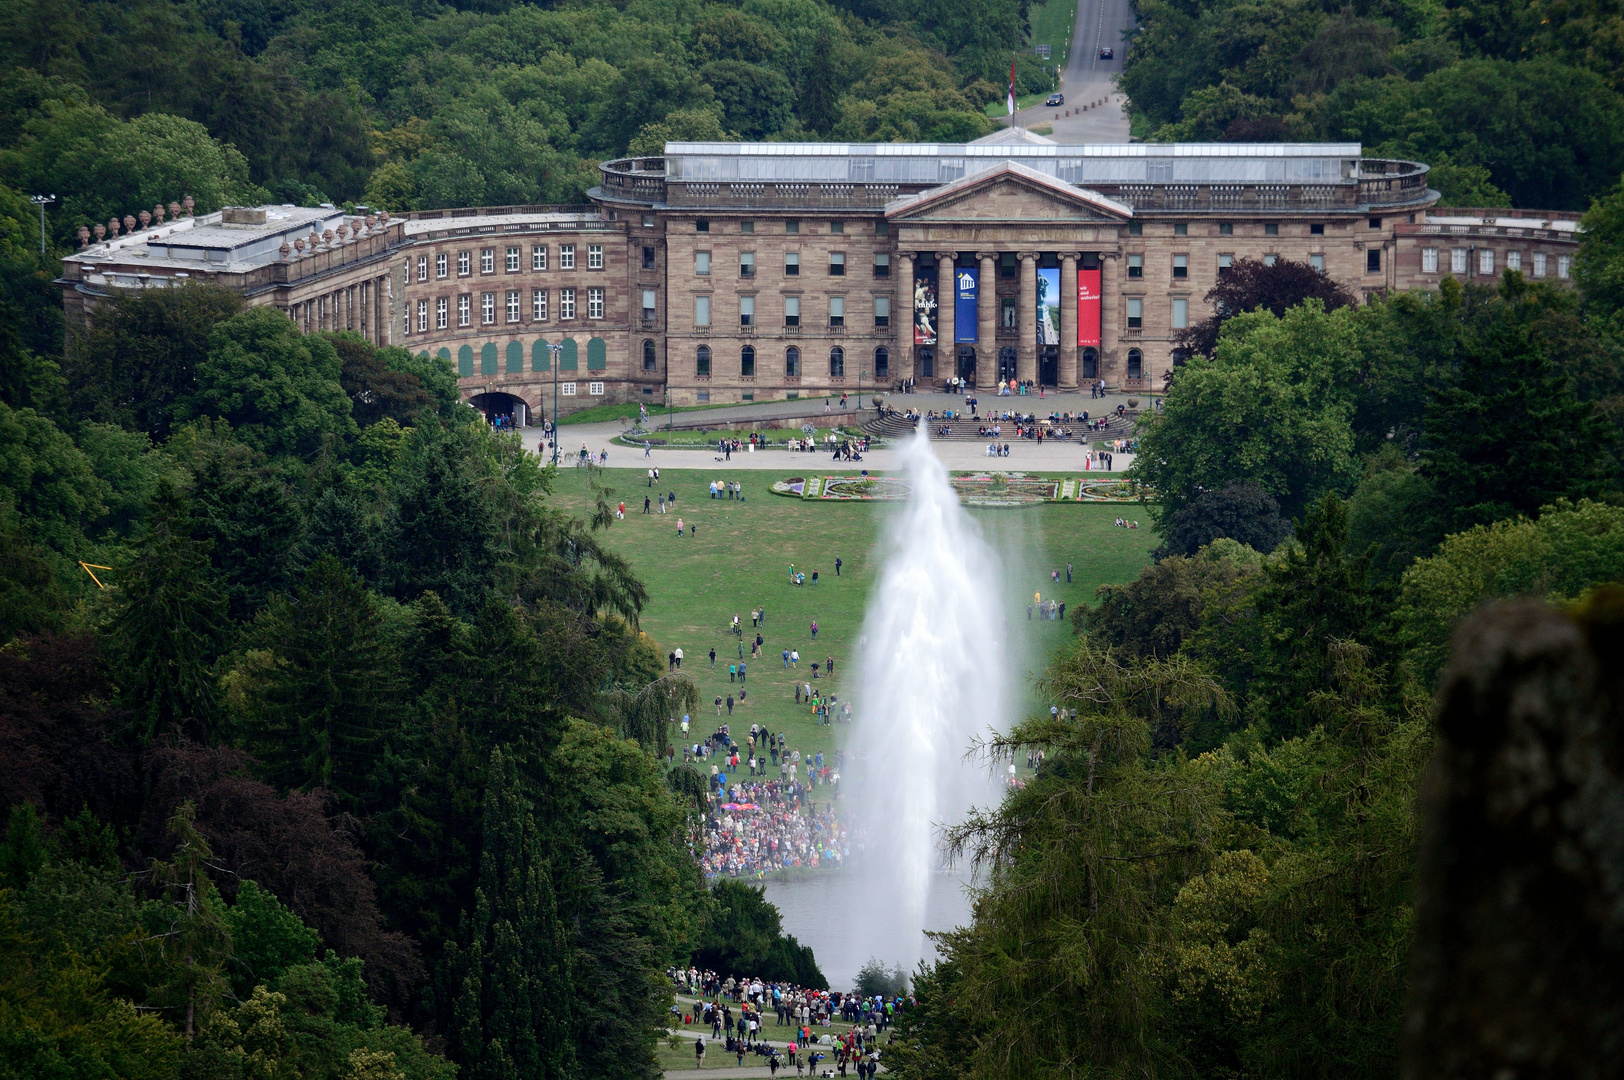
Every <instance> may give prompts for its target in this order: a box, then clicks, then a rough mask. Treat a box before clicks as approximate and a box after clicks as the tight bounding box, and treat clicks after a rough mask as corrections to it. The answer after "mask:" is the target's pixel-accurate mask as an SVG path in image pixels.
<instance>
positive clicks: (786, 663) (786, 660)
mask: <svg viewBox="0 0 1624 1080" xmlns="http://www.w3.org/2000/svg"><path fill="white" fill-rule="evenodd" d="M784 670H785V671H788V670H789V650H788V649H785V650H784Z"/></svg>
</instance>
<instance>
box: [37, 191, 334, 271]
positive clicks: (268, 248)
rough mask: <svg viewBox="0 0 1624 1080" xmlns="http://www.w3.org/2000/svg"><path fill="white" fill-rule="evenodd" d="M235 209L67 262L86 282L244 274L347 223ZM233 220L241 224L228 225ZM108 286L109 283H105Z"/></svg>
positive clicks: (140, 234) (281, 209) (113, 241)
mask: <svg viewBox="0 0 1624 1080" xmlns="http://www.w3.org/2000/svg"><path fill="white" fill-rule="evenodd" d="M239 209H244V208H237V207H230V208H227V209H226V210H217V211H215V212H214V213H212V214H203V215H200V216H198V217H183V218H180V219H178V220H174V221H168V222H165V223H164V224H162V225H153V226H151V227H149V228H147V229H137V230H136V231H135V232H132V233H126V234H125V235H123V236H120V237H117V238H113V237H109V238H108V239H107V240H105V241H104V242H102V243H99V244H91V245H90V246H89V247H87V248H85V249H84V250H82V251H79V252H77V253H76V254H73V255H70V256H68V259H69V260H71V261H74V262H78V263H81V264H83V266H84V271H85V275H86V280H92V281H93V280H94V275H95V274H96V272H97V271H98V269H101V268H106V269H107V270H109V271H115V270H116V272H118V273H120V274H140V273H142V272H144V271H152V272H156V273H158V274H162V275H164V276H166V277H167V276H172V275H174V274H175V273H177V272H179V273H183V274H184V273H189V272H198V273H202V272H210V273H242V272H244V271H247V270H252V269H254V268H255V267H259V266H264V265H266V264H268V263H273V262H276V261H277V260H279V259H280V258H281V257H282V256H281V247H282V245H283V244H284V243H292V242H293V241H294V240H295V239H297V238H299V237H302V236H306V235H308V234H309V233H311V232H318V233H320V232H324V231H326V230H328V229H334V230H336V229H337V228H338V227H339V226H340V225H341V224H343V223H344V222H345V221H346V220H348V219H347V217H346V215H345V214H344V212H343V211H342V210H337V209H334V208H333V207H331V206H321V207H304V206H260V207H253V208H251V209H247V212H245V213H236V212H235V211H238V210H239ZM228 217H235V218H238V219H239V221H237V222H232V221H227V220H226V218H228ZM109 284H111V282H109Z"/></svg>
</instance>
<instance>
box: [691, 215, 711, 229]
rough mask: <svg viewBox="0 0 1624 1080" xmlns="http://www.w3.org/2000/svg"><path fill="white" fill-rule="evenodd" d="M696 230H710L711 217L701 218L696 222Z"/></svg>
mask: <svg viewBox="0 0 1624 1080" xmlns="http://www.w3.org/2000/svg"><path fill="white" fill-rule="evenodd" d="M694 232H710V219H709V218H700V219H699V220H697V221H695V222H694Z"/></svg>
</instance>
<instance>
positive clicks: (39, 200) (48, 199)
mask: <svg viewBox="0 0 1624 1080" xmlns="http://www.w3.org/2000/svg"><path fill="white" fill-rule="evenodd" d="M28 201H29V202H31V203H33V204H34V205H35V206H37V207H39V253H40V254H41V255H43V254H45V204H46V203H53V202H56V196H55V195H30V196H29V197H28Z"/></svg>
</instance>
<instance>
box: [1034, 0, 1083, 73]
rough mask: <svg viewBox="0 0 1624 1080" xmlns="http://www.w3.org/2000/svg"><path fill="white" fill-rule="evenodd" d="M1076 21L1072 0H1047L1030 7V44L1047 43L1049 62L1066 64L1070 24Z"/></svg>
mask: <svg viewBox="0 0 1624 1080" xmlns="http://www.w3.org/2000/svg"><path fill="white" fill-rule="evenodd" d="M1076 21H1077V5H1076V4H1075V3H1074V2H1073V0H1049V2H1048V3H1046V4H1038V5H1035V6H1033V8H1032V9H1031V15H1030V17H1029V22H1030V25H1031V27H1032V44H1033V45H1049V46H1052V49H1051V51H1050V53H1049V63H1051V64H1059V65H1060V67H1061V68H1062V69H1064V68H1065V66H1066V57H1067V56H1069V55H1070V54H1071V33H1072V25H1073V23H1075V22H1076Z"/></svg>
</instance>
